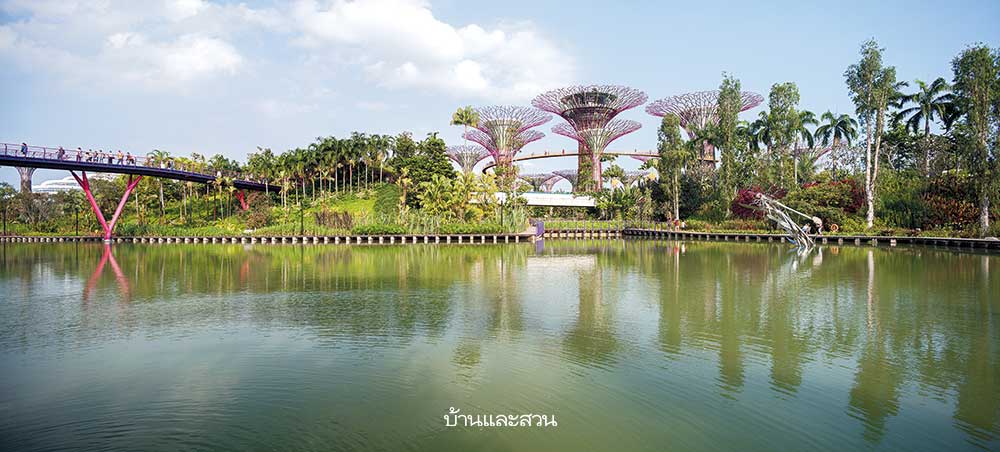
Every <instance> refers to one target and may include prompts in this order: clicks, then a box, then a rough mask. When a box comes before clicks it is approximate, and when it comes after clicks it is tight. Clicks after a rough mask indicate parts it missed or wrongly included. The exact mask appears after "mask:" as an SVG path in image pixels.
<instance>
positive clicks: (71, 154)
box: [0, 143, 266, 183]
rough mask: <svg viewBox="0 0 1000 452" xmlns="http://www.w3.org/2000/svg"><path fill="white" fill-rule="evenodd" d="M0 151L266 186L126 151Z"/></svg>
mask: <svg viewBox="0 0 1000 452" xmlns="http://www.w3.org/2000/svg"><path fill="white" fill-rule="evenodd" d="M0 148H2V151H0V152H2V153H3V155H4V156H9V157H23V158H34V159H43V160H52V161H66V162H80V163H98V164H103V165H115V166H126V167H128V166H144V167H149V168H160V169H165V170H171V171H177V172H184V173H193V174H201V175H205V176H209V177H218V176H226V177H229V178H232V179H234V180H240V181H247V182H256V183H266V181H264V180H256V179H254V178H251V177H247V175H246V174H243V173H240V172H234V171H209V170H206V169H204V168H202V167H201V165H197V166H194V165H184V164H183V163H179V162H177V161H176V160H170V159H168V160H167V161H157V160H156V159H153V158H150V157H147V156H143V155H131V156H130V155H129V154H128V153H126V152H122V153H121V157H119V155H118V152H117V151H116V152H101V151H100V150H98V151H94V150H89V149H88V150H83V149H81V148H77V149H65V148H52V147H46V146H31V145H28V146H22V145H20V144H13V143H0Z"/></svg>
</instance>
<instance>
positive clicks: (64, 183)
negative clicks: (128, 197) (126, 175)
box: [31, 173, 118, 193]
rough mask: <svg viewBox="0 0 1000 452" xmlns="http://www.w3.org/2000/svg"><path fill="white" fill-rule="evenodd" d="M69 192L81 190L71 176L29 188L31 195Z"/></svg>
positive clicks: (93, 176)
mask: <svg viewBox="0 0 1000 452" xmlns="http://www.w3.org/2000/svg"><path fill="white" fill-rule="evenodd" d="M87 177H88V178H89V179H102V180H114V179H115V178H116V177H118V175H117V174H110V173H95V174H88V175H87ZM71 190H82V189H81V188H80V184H78V183H76V179H73V176H66V177H64V178H62V179H52V180H47V181H44V182H42V183H40V184H35V185H32V186H31V191H32V192H33V193H59V192H61V191H71Z"/></svg>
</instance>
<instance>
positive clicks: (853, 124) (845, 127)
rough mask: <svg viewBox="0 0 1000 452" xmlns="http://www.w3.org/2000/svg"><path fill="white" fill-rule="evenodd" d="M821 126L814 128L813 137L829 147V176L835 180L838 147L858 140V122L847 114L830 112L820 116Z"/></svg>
mask: <svg viewBox="0 0 1000 452" xmlns="http://www.w3.org/2000/svg"><path fill="white" fill-rule="evenodd" d="M820 121H822V124H820V125H819V127H817V128H816V131H815V132H814V133H813V137H815V138H819V140H820V143H822V145H823V146H830V164H831V175H832V176H833V177H834V178H837V152H839V151H840V145H841V144H843V143H846V144H847V145H848V146H850V145H851V142H852V141H854V140H855V139H857V138H858V121H857V120H855V119H854V118H852V117H851V116H850V115H848V114H840V115H834V114H833V113H831V112H830V111H827V112H826V113H823V115H822V116H820Z"/></svg>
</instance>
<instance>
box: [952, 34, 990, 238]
mask: <svg viewBox="0 0 1000 452" xmlns="http://www.w3.org/2000/svg"><path fill="white" fill-rule="evenodd" d="M951 68H952V71H953V72H954V79H953V80H952V84H953V85H954V88H953V89H954V93H955V103H956V104H957V107H958V110H959V111H961V112H962V117H961V121H962V123H961V124H960V126H961V128H960V130H959V131H958V132H959V135H960V136H961V138H963V139H962V140H961V141H963V144H965V146H963V148H964V149H963V150H962V153H963V154H964V157H965V159H966V160H967V161H968V165H969V170H970V172H971V173H972V175H973V181H974V182H973V183H974V185H975V190H976V194H977V196H978V198H979V230H980V232H979V234H980V236H983V237H985V236H986V235H987V233H988V232H989V228H990V201H991V199H990V198H991V197H995V196H996V194H997V191H1000V188H998V182H997V179H998V177H997V173H998V171H997V166H998V163H997V159H998V155H997V150H996V148H997V140H998V134H1000V130H998V124H1000V49H992V50H991V49H990V48H989V47H986V46H985V45H982V44H979V45H975V46H972V47H969V48H967V49H965V50H964V51H962V53H961V54H959V55H958V56H957V57H955V59H954V60H952V62H951Z"/></svg>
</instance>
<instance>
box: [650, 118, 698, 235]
mask: <svg viewBox="0 0 1000 452" xmlns="http://www.w3.org/2000/svg"><path fill="white" fill-rule="evenodd" d="M680 121H681V120H680V118H679V117H677V115H672V114H670V115H665V116H663V121H662V122H660V130H659V131H658V133H657V135H658V136H659V140H658V143H657V147H656V150H657V153H658V154H659V155H660V158H659V160H660V168H658V171H659V172H660V176H661V177H660V183H661V184H664V185H665V184H666V183H667V178H665V177H664V176H667V175H669V186H667V187H664V188H665V190H663V191H664V192H667V193H670V195H671V197H672V198H673V206H672V207H673V217H674V219H679V218H680V196H681V184H680V178H681V171H682V170H683V169H684V167H686V166H687V165H688V164H689V163H690V162H692V161H693V160H694V159H695V156H696V155H697V151H696V150H693V149H692V148H691V147H689V146H687V145H686V143H684V140H682V139H681V129H680V126H681V122H680ZM692 141H693V142H700V141H698V140H692Z"/></svg>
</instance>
